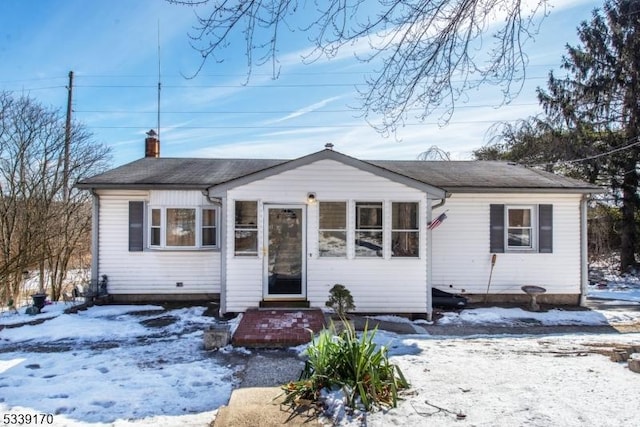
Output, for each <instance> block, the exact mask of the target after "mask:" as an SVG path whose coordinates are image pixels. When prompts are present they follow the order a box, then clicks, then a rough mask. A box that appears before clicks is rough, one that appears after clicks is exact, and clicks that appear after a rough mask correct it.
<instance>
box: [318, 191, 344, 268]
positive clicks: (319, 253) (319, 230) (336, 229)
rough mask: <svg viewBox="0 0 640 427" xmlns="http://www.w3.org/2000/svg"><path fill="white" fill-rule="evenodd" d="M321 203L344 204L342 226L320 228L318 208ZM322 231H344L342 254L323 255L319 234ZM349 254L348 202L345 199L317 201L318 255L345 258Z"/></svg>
mask: <svg viewBox="0 0 640 427" xmlns="http://www.w3.org/2000/svg"><path fill="white" fill-rule="evenodd" d="M322 203H342V204H344V228H343V229H340V228H322V227H321V224H320V209H321V207H322ZM323 231H328V232H339V233H344V239H345V240H344V255H335V256H334V255H323V254H322V248H321V244H320V243H321V242H320V234H321V233H322V232H323ZM348 256H349V202H348V201H347V200H322V201H320V202H319V203H318V257H320V258H333V259H336V258H347V257H348Z"/></svg>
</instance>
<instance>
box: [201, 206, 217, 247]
mask: <svg viewBox="0 0 640 427" xmlns="http://www.w3.org/2000/svg"><path fill="white" fill-rule="evenodd" d="M216 221H217V219H216V210H215V209H202V246H216V245H217V243H218V242H217V239H216V236H217V229H218V227H217V222H216Z"/></svg>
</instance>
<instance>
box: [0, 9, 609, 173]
mask: <svg viewBox="0 0 640 427" xmlns="http://www.w3.org/2000/svg"><path fill="white" fill-rule="evenodd" d="M551 3H552V4H553V5H554V7H553V8H552V9H551V14H550V16H549V17H547V18H546V20H545V21H544V22H543V23H542V26H541V31H540V34H538V35H537V36H536V38H535V40H533V41H530V42H528V43H527V45H526V46H525V49H526V52H527V55H528V56H529V61H530V62H529V67H528V69H527V79H526V81H525V84H524V87H523V89H522V91H521V93H520V95H519V96H518V97H517V98H516V99H515V100H514V101H513V102H512V103H511V105H506V106H500V104H501V100H502V98H501V93H500V90H499V88H497V87H484V88H482V89H481V90H477V91H475V90H474V91H472V92H471V93H469V94H468V97H467V99H466V102H461V103H458V104H457V106H456V110H455V112H454V115H453V117H452V118H451V120H450V122H449V124H448V125H446V126H444V127H441V126H439V125H438V117H437V115H435V116H433V117H430V118H428V119H427V120H426V121H425V122H424V123H420V122H418V121H417V120H412V121H410V122H409V124H408V125H407V126H406V127H404V128H402V129H400V130H399V132H398V134H397V136H398V139H396V138H394V137H384V136H382V135H380V134H378V133H377V132H376V131H374V130H373V129H372V128H371V127H370V126H369V125H368V124H367V123H366V121H365V120H364V119H362V118H360V117H358V112H357V111H354V110H352V107H354V106H357V105H358V101H357V91H356V87H362V85H363V83H364V78H363V76H364V75H365V73H367V72H369V71H371V69H370V66H367V65H365V64H361V63H358V62H357V61H356V60H354V59H353V57H352V55H351V54H349V53H347V54H344V55H341V56H339V57H338V58H336V59H335V60H332V61H324V60H323V61H318V62H316V63H313V64H303V63H302V61H301V59H300V52H302V51H304V50H305V48H306V47H307V46H306V45H305V43H306V38H305V37H304V34H301V33H300V32H298V33H295V34H292V35H290V36H289V37H288V38H287V39H283V40H282V42H283V43H282V45H281V46H280V55H281V56H280V77H279V78H278V79H277V80H273V79H272V78H271V74H270V72H271V68H270V67H268V68H266V69H264V70H257V71H256V72H255V74H254V75H252V77H251V79H250V80H249V84H248V85H243V83H244V82H245V80H246V60H245V56H244V50H243V48H244V45H243V44H242V43H240V44H238V45H235V46H231V47H230V48H229V49H227V51H226V52H225V55H224V58H225V61H224V62H222V63H215V62H213V61H211V62H209V63H207V64H206V65H205V67H204V69H203V70H202V72H201V73H200V74H199V75H198V76H197V77H196V78H194V79H190V80H189V79H185V78H184V75H189V74H191V73H193V72H194V71H195V70H196V68H197V66H198V64H199V55H198V53H197V52H195V51H194V50H192V49H191V47H190V46H189V43H188V42H189V40H188V37H187V33H188V32H189V30H190V29H191V27H192V26H193V25H194V24H195V18H194V12H193V10H191V9H190V8H188V7H185V6H178V5H172V4H169V3H166V2H164V1H162V0H91V1H87V0H2V1H0V90H7V91H12V92H14V93H15V94H22V93H24V94H28V95H30V96H32V97H33V98H36V99H37V100H38V101H40V102H42V103H43V104H45V105H48V106H53V107H54V108H60V109H61V110H64V108H65V107H66V96H67V91H66V88H65V87H66V85H67V82H68V73H69V71H73V72H74V74H75V79H74V93H73V94H74V99H73V110H74V119H76V120H78V121H81V122H83V123H84V124H85V125H86V126H87V128H88V129H89V130H90V131H91V132H92V133H93V135H94V139H95V140H96V141H98V142H101V143H104V144H107V145H109V146H111V147H112V154H113V165H114V166H116V165H120V164H123V163H126V162H129V161H133V160H136V159H137V158H140V157H142V156H143V154H144V147H143V140H144V137H145V132H147V131H148V130H149V129H151V128H155V127H156V125H157V83H158V40H159V41H160V43H159V44H160V71H161V81H162V91H161V112H162V113H161V129H160V135H161V155H162V156H163V157H261V158H293V157H297V156H302V155H305V154H309V153H312V152H315V151H318V150H320V149H322V148H323V147H324V145H325V144H326V143H328V142H331V143H333V144H334V145H335V149H336V150H338V151H340V152H343V153H345V154H348V155H352V156H355V157H359V158H362V159H415V158H416V156H418V155H419V154H420V153H421V152H423V151H425V150H427V149H428V148H429V147H431V146H432V145H437V146H438V147H440V148H441V149H443V150H445V151H447V152H450V153H451V156H452V158H454V159H468V158H470V156H471V151H472V150H473V149H476V148H479V147H481V146H482V145H484V144H486V143H487V142H488V138H489V136H488V133H487V132H488V130H489V129H490V128H491V125H492V124H493V123H495V122H499V121H505V120H516V119H520V118H526V117H527V116H529V115H533V114H536V113H539V112H540V108H539V106H538V104H537V100H536V98H535V89H536V87H538V86H542V87H544V86H545V85H546V81H547V75H548V72H549V70H550V69H553V68H557V66H558V65H559V63H560V59H561V57H562V55H563V54H564V53H565V45H566V43H570V44H576V42H577V36H576V27H577V26H578V25H579V23H580V22H581V21H583V20H588V19H590V14H591V11H592V10H593V9H594V8H595V7H600V6H601V5H602V2H600V1H587V0H552V1H551ZM158 24H159V25H158ZM158 26H159V28H160V31H159V33H158ZM367 67H369V68H367Z"/></svg>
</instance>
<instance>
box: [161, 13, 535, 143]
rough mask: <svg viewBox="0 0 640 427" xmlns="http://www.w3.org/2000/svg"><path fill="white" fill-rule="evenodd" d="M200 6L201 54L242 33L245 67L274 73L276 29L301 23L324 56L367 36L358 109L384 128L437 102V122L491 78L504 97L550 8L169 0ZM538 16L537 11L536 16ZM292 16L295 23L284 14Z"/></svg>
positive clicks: (197, 35)
mask: <svg viewBox="0 0 640 427" xmlns="http://www.w3.org/2000/svg"><path fill="white" fill-rule="evenodd" d="M167 1H169V2H170V3H175V4H182V5H188V6H192V7H196V6H197V7H199V8H201V9H206V10H207V13H200V14H197V15H196V16H197V18H196V19H197V26H195V27H194V31H193V32H192V33H191V34H190V38H191V44H192V46H193V48H194V49H195V50H196V51H198V52H199V53H200V55H201V56H202V62H201V63H200V65H199V67H198V68H197V69H196V71H195V73H194V74H193V76H195V75H197V74H198V73H199V72H200V71H202V69H203V67H204V66H205V64H206V62H207V61H208V60H209V59H213V60H216V61H220V59H219V58H221V57H222V55H223V51H224V49H225V48H227V47H229V46H231V45H232V44H234V43H237V42H238V36H239V35H241V36H243V37H244V44H245V46H244V47H245V51H246V55H247V69H248V77H247V78H249V76H250V75H251V72H252V71H253V69H254V67H256V66H260V65H264V64H265V63H267V62H269V61H271V63H272V70H273V71H272V72H273V76H274V78H275V77H277V76H278V74H279V72H280V69H279V66H278V54H279V51H278V45H279V40H280V35H281V34H282V32H283V31H289V32H294V31H299V32H304V33H305V34H306V36H307V38H308V39H309V40H310V42H311V43H312V44H313V46H314V49H313V50H312V51H311V52H310V54H309V55H308V56H305V59H307V60H311V61H313V60H317V59H319V58H322V57H325V58H332V57H335V56H336V55H337V54H338V53H339V52H341V51H343V50H348V49H351V48H353V47H355V46H361V45H362V43H363V42H366V44H367V46H368V49H367V50H368V51H367V52H366V53H365V54H360V53H355V55H357V59H358V60H360V61H363V62H369V63H372V64H374V66H376V67H378V68H377V70H376V71H375V72H374V73H373V74H371V75H370V76H369V77H368V78H367V79H366V86H365V87H363V88H361V89H360V95H361V101H362V106H361V107H362V110H363V116H364V117H365V118H367V120H369V122H370V123H372V124H373V125H374V126H375V127H376V128H377V129H378V130H379V131H381V132H383V133H390V132H394V131H395V130H396V129H397V128H398V127H399V126H402V125H404V123H405V122H406V120H407V119H409V118H410V117H409V110H410V109H414V108H419V109H420V110H421V112H420V113H419V114H418V115H417V116H415V118H417V119H419V120H424V119H425V118H426V117H427V116H428V115H430V114H432V113H433V112H434V110H435V109H436V108H439V107H440V108H444V113H442V114H441V115H440V117H439V119H440V122H441V124H445V123H447V122H448V120H449V119H450V118H451V115H452V114H453V111H454V108H455V105H456V103H457V102H459V101H460V97H461V96H462V95H463V94H464V93H465V92H466V91H468V90H470V89H473V88H476V87H478V86H480V85H483V84H494V85H497V86H499V88H500V90H501V91H502V93H503V101H504V102H509V101H510V100H511V99H512V97H513V96H514V95H515V94H517V93H518V91H519V90H520V89H521V87H522V83H523V81H524V77H525V66H526V64H527V57H526V55H525V54H524V52H523V50H522V48H523V44H524V42H525V41H526V40H527V39H528V38H530V37H531V36H532V35H533V34H535V33H536V32H537V30H538V23H539V21H540V19H541V18H544V17H545V16H546V15H547V13H548V0H537V1H534V2H533V3H532V2H528V1H525V0H376V1H374V0H370V1H365V0H316V1H314V2H310V1H309V2H299V1H297V0H167ZM538 18H540V19H538ZM293 22H295V25H292V23H293Z"/></svg>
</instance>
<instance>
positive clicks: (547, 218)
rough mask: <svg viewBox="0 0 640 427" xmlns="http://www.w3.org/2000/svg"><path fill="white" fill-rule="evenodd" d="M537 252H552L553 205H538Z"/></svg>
mask: <svg viewBox="0 0 640 427" xmlns="http://www.w3.org/2000/svg"><path fill="white" fill-rule="evenodd" d="M538 239H539V242H538V252H540V253H548V254H550V253H552V252H553V205H539V206H538Z"/></svg>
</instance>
